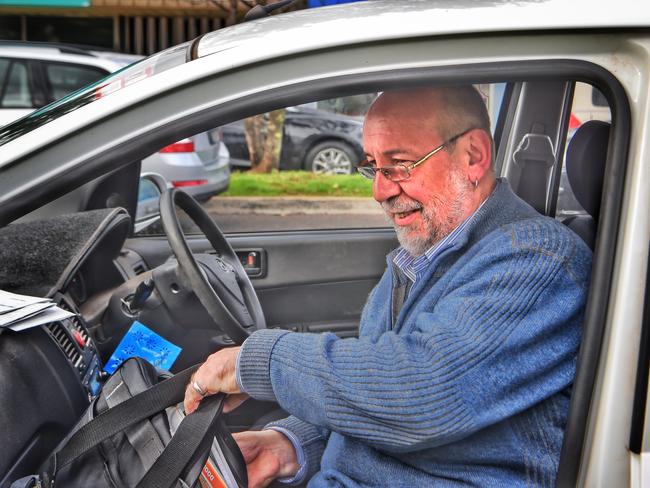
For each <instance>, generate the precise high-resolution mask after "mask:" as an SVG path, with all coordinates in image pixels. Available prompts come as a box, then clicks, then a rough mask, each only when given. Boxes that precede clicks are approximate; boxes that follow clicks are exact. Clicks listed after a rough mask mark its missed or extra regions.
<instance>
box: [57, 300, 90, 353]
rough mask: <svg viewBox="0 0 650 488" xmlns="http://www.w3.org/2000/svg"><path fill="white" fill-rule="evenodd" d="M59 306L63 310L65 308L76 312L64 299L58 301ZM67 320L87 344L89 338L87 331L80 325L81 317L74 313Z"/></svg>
mask: <svg viewBox="0 0 650 488" xmlns="http://www.w3.org/2000/svg"><path fill="white" fill-rule="evenodd" d="M59 308H62V309H63V310H65V311H67V312H72V313H76V312H75V311H74V310H73V308H72V307H71V306H70V305H68V304H67V303H66V302H65V300H61V301H60V302H59ZM68 321H69V323H71V324H72V326H73V327H74V328H75V330H76V331H77V332H79V335H80V336H81V338H82V339H83V341H84V344H88V340H89V339H90V338H89V337H88V332H86V328H85V327H84V326H83V325H82V323H81V319H80V318H79V316H78V315H75V316H74V317H70V318H69V319H68Z"/></svg>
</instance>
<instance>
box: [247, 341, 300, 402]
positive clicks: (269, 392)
mask: <svg viewBox="0 0 650 488" xmlns="http://www.w3.org/2000/svg"><path fill="white" fill-rule="evenodd" d="M288 333H289V331H287V330H280V329H262V330H258V331H256V332H254V333H253V334H251V335H250V337H249V338H248V339H246V340H245V341H244V344H242V347H241V350H240V351H239V355H238V357H237V376H238V379H239V381H238V382H239V384H240V386H241V390H242V391H243V392H245V393H248V394H249V395H250V396H252V397H253V398H255V399H257V400H267V401H272V402H275V401H276V398H275V394H274V393H273V386H272V385H271V353H272V351H273V347H274V346H275V343H276V342H277V341H278V339H280V337H282V336H283V335H285V334H288Z"/></svg>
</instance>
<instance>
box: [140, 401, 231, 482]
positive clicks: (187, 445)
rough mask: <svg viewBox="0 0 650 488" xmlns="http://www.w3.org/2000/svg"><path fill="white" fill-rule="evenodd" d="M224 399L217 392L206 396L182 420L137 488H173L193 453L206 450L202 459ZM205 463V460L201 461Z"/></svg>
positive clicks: (207, 450) (212, 435)
mask: <svg viewBox="0 0 650 488" xmlns="http://www.w3.org/2000/svg"><path fill="white" fill-rule="evenodd" d="M225 397H226V396H225V395H224V394H223V393H221V394H218V395H212V396H209V397H206V398H204V399H203V401H201V403H200V404H199V408H198V409H197V410H196V411H195V412H194V413H192V414H191V415H188V416H187V417H185V418H184V419H183V421H182V422H181V423H180V425H179V426H178V429H177V430H176V433H175V434H174V436H173V437H172V439H171V441H169V444H167V447H166V448H165V450H164V451H163V453H162V454H161V455H160V457H158V459H156V462H155V463H154V464H153V466H152V467H151V469H150V470H149V471H147V473H146V474H145V475H144V477H143V478H142V479H141V480H140V482H139V483H138V486H137V488H168V487H171V486H173V485H174V484H175V483H176V482H177V480H178V478H179V477H180V476H181V473H182V472H183V470H184V469H185V468H186V466H187V465H188V463H189V462H190V460H192V458H193V457H194V454H195V453H196V452H197V451H199V450H200V448H201V447H202V446H205V447H206V456H205V457H206V458H207V454H208V452H209V450H210V445H211V444H212V440H213V438H214V437H215V434H216V430H217V426H216V424H217V422H216V421H217V419H218V417H219V414H220V413H221V410H222V409H223V401H224V398H225ZM202 462H203V463H205V459H203V460H202Z"/></svg>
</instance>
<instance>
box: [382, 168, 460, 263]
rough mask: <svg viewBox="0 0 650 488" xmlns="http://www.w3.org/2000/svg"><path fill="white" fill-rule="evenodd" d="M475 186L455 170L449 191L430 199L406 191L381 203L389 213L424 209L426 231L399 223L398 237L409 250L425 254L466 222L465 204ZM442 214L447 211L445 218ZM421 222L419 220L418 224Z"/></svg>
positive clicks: (422, 210)
mask: <svg viewBox="0 0 650 488" xmlns="http://www.w3.org/2000/svg"><path fill="white" fill-rule="evenodd" d="M472 191H473V187H472V185H471V184H470V182H469V181H467V180H466V179H465V177H464V176H463V175H461V174H460V171H457V170H453V169H452V170H451V171H450V172H449V178H448V179H447V191H446V194H445V195H433V196H432V197H431V199H430V200H429V201H428V202H426V203H420V202H418V201H416V200H413V199H412V198H409V197H407V196H405V195H400V196H398V197H394V199H390V200H387V201H385V202H382V204H381V206H382V208H383V209H384V211H386V212H387V213H389V212H404V211H408V210H413V209H418V208H419V209H421V210H420V212H421V217H422V218H421V219H420V222H421V225H422V226H423V227H424V228H425V232H414V231H417V230H418V229H414V228H413V227H412V226H401V225H396V224H395V223H394V222H392V220H391V222H392V223H393V227H395V232H396V233H397V240H398V241H399V243H400V244H401V246H402V247H403V248H404V249H406V250H407V251H408V252H409V254H411V255H412V256H414V257H417V256H421V255H423V254H424V253H425V252H426V251H427V249H429V248H430V247H431V246H433V245H434V244H435V243H436V242H439V241H440V240H442V239H443V238H444V237H446V236H447V235H449V234H450V233H451V232H452V231H453V230H454V229H455V228H456V227H458V225H459V224H460V223H461V222H462V220H461V219H462V218H463V215H464V204H465V203H466V202H467V200H468V197H469V195H470V194H471V193H472ZM441 215H446V218H442V217H441ZM414 225H417V224H414Z"/></svg>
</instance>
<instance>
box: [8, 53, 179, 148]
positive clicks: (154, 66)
mask: <svg viewBox="0 0 650 488" xmlns="http://www.w3.org/2000/svg"><path fill="white" fill-rule="evenodd" d="M190 44H191V43H190V42H186V43H184V44H179V45H178V46H174V47H171V48H169V49H166V50H164V51H161V52H159V53H157V54H154V55H152V56H149V57H148V58H145V59H143V60H141V61H137V62H135V63H133V64H130V65H128V66H126V67H124V68H122V69H121V70H119V71H116V72H115V73H111V74H110V75H108V76H107V77H105V78H103V79H101V80H99V81H97V82H95V83H92V84H90V85H88V86H86V87H84V88H81V89H80V90H77V91H75V92H73V93H71V94H70V95H68V96H66V97H63V98H61V99H60V100H57V101H55V102H53V103H50V104H49V105H46V106H45V107H43V108H41V109H38V110H35V111H34V112H31V113H30V114H29V115H26V116H25V117H23V118H21V119H18V120H16V121H15V122H12V123H10V124H8V125H6V126H4V127H1V128H0V145H3V144H6V143H7V142H9V141H12V140H13V139H16V138H17V137H20V136H21V135H23V134H26V133H27V132H30V131H32V130H34V129H36V128H37V127H40V126H41V125H43V124H46V123H48V122H50V121H52V120H54V119H57V118H58V117H61V116H62V115H64V114H67V113H69V112H72V111H74V110H77V109H78V108H80V107H83V106H84V105H88V104H89V103H92V102H93V101H95V100H99V99H100V98H104V97H107V96H110V94H112V93H115V92H116V91H118V90H120V89H122V88H124V87H127V86H130V85H133V84H134V83H137V82H138V81H140V80H143V79H145V78H148V77H150V76H153V75H154V74H156V73H161V72H163V71H166V70H168V69H170V68H173V67H174V66H178V65H180V64H183V63H185V62H186V59H187V58H186V53H187V49H188V48H189V46H190Z"/></svg>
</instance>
